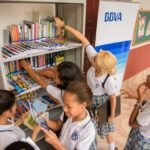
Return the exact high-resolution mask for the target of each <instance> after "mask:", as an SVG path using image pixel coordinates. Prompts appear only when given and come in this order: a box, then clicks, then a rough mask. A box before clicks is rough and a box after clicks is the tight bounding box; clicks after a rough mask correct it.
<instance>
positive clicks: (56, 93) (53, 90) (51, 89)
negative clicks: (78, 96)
mask: <svg viewBox="0 0 150 150" xmlns="http://www.w3.org/2000/svg"><path fill="white" fill-rule="evenodd" d="M46 90H47V92H48V93H49V94H50V95H52V96H53V97H54V98H55V99H57V100H58V101H59V102H60V103H61V105H62V106H63V105H64V103H63V100H62V97H63V94H64V90H61V89H59V88H57V87H55V86H53V85H51V84H49V85H48V86H47V88H46Z"/></svg>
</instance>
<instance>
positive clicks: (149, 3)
mask: <svg viewBox="0 0 150 150" xmlns="http://www.w3.org/2000/svg"><path fill="white" fill-rule="evenodd" d="M132 2H140V4H141V9H143V10H150V0H132Z"/></svg>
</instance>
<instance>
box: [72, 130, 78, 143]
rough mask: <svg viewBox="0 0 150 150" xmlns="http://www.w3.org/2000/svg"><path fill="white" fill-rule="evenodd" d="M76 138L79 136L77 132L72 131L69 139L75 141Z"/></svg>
mask: <svg viewBox="0 0 150 150" xmlns="http://www.w3.org/2000/svg"><path fill="white" fill-rule="evenodd" d="M78 138H79V134H78V132H77V131H74V132H73V133H72V135H71V139H72V140H73V141H77V140H78Z"/></svg>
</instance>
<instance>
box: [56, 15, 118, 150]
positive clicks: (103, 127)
mask: <svg viewBox="0 0 150 150" xmlns="http://www.w3.org/2000/svg"><path fill="white" fill-rule="evenodd" d="M54 19H55V25H56V27H59V28H62V29H65V30H67V31H69V32H70V33H72V34H73V35H74V36H75V37H76V38H77V39H79V40H80V41H81V42H82V45H83V46H84V47H85V49H86V53H87V55H88V57H89V60H90V62H91V64H92V66H91V67H90V68H89V70H88V72H87V83H88V85H89V87H90V88H91V90H92V92H93V95H94V96H93V98H94V102H93V104H92V108H94V109H95V108H97V106H100V105H103V104H104V103H105V102H106V101H107V100H110V105H111V108H110V116H109V117H108V121H107V122H104V123H102V124H100V125H98V134H99V135H100V136H101V137H104V136H106V138H107V142H108V144H109V150H114V149H116V148H115V143H114V140H113V135H112V133H111V132H114V131H115V124H114V117H115V109H116V86H115V79H114V77H113V74H114V73H115V65H116V58H115V56H114V55H113V54H111V53H110V52H108V51H100V52H99V53H97V52H96V51H95V49H94V48H93V46H92V45H91V44H90V43H89V41H88V40H87V38H86V37H85V36H84V35H83V34H81V33H80V32H79V31H77V30H76V29H74V28H72V27H71V26H69V25H66V24H64V22H63V21H62V20H60V19H59V18H57V17H55V18H54ZM108 75H109V77H108V79H107V81H106V83H105V86H104V88H103V86H102V83H103V82H104V80H105V79H106V77H107V76H108ZM95 116H96V114H95V115H94V117H95Z"/></svg>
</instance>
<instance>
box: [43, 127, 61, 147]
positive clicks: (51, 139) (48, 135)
mask: <svg viewBox="0 0 150 150" xmlns="http://www.w3.org/2000/svg"><path fill="white" fill-rule="evenodd" d="M42 131H43V132H44V133H45V141H46V142H48V143H50V144H52V145H57V143H58V142H59V140H58V138H57V135H56V134H55V133H54V132H53V131H52V130H49V131H47V130H45V129H44V128H42Z"/></svg>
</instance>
